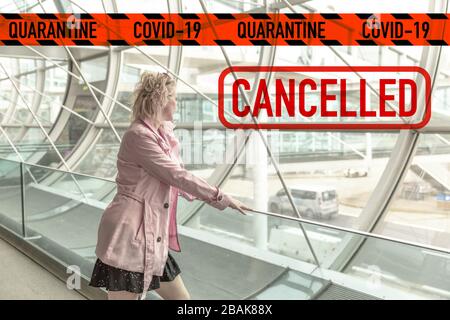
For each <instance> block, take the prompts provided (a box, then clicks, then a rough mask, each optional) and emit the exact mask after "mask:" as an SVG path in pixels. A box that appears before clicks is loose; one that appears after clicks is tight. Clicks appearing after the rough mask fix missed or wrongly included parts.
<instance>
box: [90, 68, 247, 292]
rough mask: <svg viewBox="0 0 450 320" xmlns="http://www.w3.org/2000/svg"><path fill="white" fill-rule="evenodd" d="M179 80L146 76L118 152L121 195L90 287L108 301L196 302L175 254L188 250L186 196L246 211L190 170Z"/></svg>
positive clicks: (104, 225) (109, 214)
mask: <svg viewBox="0 0 450 320" xmlns="http://www.w3.org/2000/svg"><path fill="white" fill-rule="evenodd" d="M175 94H176V92H175V81H174V79H173V78H172V77H171V76H170V75H169V74H167V73H151V72H145V73H143V74H142V76H141V79H140V82H139V83H138V84H137V86H136V89H135V91H134V99H133V100H134V101H133V121H132V123H131V125H130V127H129V128H128V129H127V131H126V132H125V134H124V136H123V139H122V143H121V145H120V149H119V153H118V155H117V171H118V173H117V177H116V183H117V194H116V195H115V197H114V199H113V200H112V202H111V203H110V204H109V205H108V207H107V208H106V210H105V212H104V213H103V215H102V218H101V220H100V225H99V229H98V242H97V247H96V250H95V253H96V255H97V258H98V259H97V261H96V263H95V266H94V270H93V273H92V277H91V282H90V284H89V285H91V286H94V287H105V288H106V290H108V299H134V300H136V299H138V298H139V296H141V299H143V298H145V295H146V292H147V291H148V290H155V291H156V292H157V293H158V294H159V295H160V296H161V297H162V298H163V299H190V296H189V293H188V292H187V290H186V288H185V286H184V284H183V281H182V280H181V276H180V273H181V270H180V268H179V266H178V265H177V263H176V261H175V260H174V258H173V257H172V256H171V255H170V253H169V249H172V250H175V251H181V249H180V244H179V242H178V234H177V227H176V207H177V198H178V195H182V196H183V197H184V198H186V199H187V200H189V201H192V200H194V199H199V200H202V201H205V202H206V203H208V204H209V205H211V206H213V207H215V208H217V209H219V210H224V209H225V208H227V207H231V208H233V209H236V210H238V211H239V212H240V213H242V214H245V212H244V210H250V208H248V207H246V206H245V205H244V204H242V203H241V202H240V201H238V200H236V199H233V198H232V197H231V196H229V195H227V194H225V193H224V192H223V191H222V190H221V189H220V188H218V187H217V186H211V185H209V184H208V183H207V182H206V181H205V180H204V179H202V178H200V177H196V176H195V175H193V174H192V173H190V172H189V171H187V170H186V169H184V165H183V163H182V161H181V158H180V155H179V142H178V140H177V138H176V137H175V135H174V133H173V127H174V124H173V114H174V112H175V110H176V99H175Z"/></svg>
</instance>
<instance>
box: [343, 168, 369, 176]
mask: <svg viewBox="0 0 450 320" xmlns="http://www.w3.org/2000/svg"><path fill="white" fill-rule="evenodd" d="M344 174H345V176H346V177H347V178H359V177H367V175H368V171H367V169H365V168H347V169H346V170H345V172H344Z"/></svg>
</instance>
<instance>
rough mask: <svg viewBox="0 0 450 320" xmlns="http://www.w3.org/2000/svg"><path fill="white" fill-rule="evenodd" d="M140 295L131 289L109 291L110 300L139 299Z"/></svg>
mask: <svg viewBox="0 0 450 320" xmlns="http://www.w3.org/2000/svg"><path fill="white" fill-rule="evenodd" d="M139 296H140V295H139V293H133V292H129V291H108V300H139Z"/></svg>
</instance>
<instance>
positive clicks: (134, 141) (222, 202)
mask: <svg viewBox="0 0 450 320" xmlns="http://www.w3.org/2000/svg"><path fill="white" fill-rule="evenodd" d="M122 143H123V147H124V151H125V153H126V154H127V155H128V156H129V157H132V158H133V160H134V161H135V162H136V163H137V164H138V165H140V166H141V167H142V168H144V170H146V171H147V172H148V173H149V174H151V175H152V176H154V177H156V178H158V179H159V180H161V181H162V182H164V183H166V184H168V185H172V186H175V187H176V188H178V190H180V191H181V190H182V191H184V192H186V193H189V194H190V195H192V196H194V197H197V198H198V199H200V200H202V201H205V202H206V203H208V204H209V205H211V206H213V207H215V208H217V209H219V210H224V209H225V208H227V207H228V206H230V204H231V203H232V199H231V197H229V196H228V195H227V194H225V193H224V192H223V191H222V190H221V189H220V188H219V187H217V186H211V185H210V184H209V183H208V182H207V181H206V180H204V179H203V178H200V177H197V176H195V175H193V174H192V173H190V172H189V171H187V170H186V169H184V168H183V167H181V166H180V165H179V163H177V162H176V161H174V160H172V159H171V158H170V157H169V156H168V155H167V154H165V153H164V151H163V150H162V149H161V147H160V146H159V144H158V141H157V140H156V137H155V136H154V135H152V134H148V133H147V132H143V130H140V129H138V128H136V129H134V130H129V131H127V132H126V133H125V135H124V137H123V140H122Z"/></svg>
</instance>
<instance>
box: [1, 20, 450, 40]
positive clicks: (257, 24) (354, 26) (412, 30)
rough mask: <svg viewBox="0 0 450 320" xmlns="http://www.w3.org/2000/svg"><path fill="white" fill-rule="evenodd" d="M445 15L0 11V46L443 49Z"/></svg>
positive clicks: (446, 27) (446, 33)
mask: <svg viewBox="0 0 450 320" xmlns="http://www.w3.org/2000/svg"><path fill="white" fill-rule="evenodd" d="M448 19H449V14H441V13H414V14H406V13H399V14H395V13H381V14H371V13H359V14H353V13H342V14H341V13H339V14H337V13H330V14H327V13H311V14H289V13H287V14H284V13H283V14H275V13H255V14H249V13H237V14H196V13H184V14H181V13H180V14H154V13H148V14H146V13H139V14H138V13H132V14H125V13H114V14H97V13H95V14H73V15H71V14H59V13H55V14H31V13H21V14H17V13H3V14H0V44H1V45H37V46H45V45H51V46H60V45H67V46H78V45H82V46H110V45H124V46H132V45H137V46H180V45H182V46H185V45H208V46H209V45H211V46H214V45H228V46H255V45H256V46H273V45H280V46H305V45H312V46H323V45H326V46H329V45H336V46H340V45H343V46H403V45H406V46H412V45H419V46H441V45H442V46H447V45H448V44H449V43H450V32H449V31H450V30H449V28H450V27H449V24H448V23H447V20H448Z"/></svg>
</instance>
